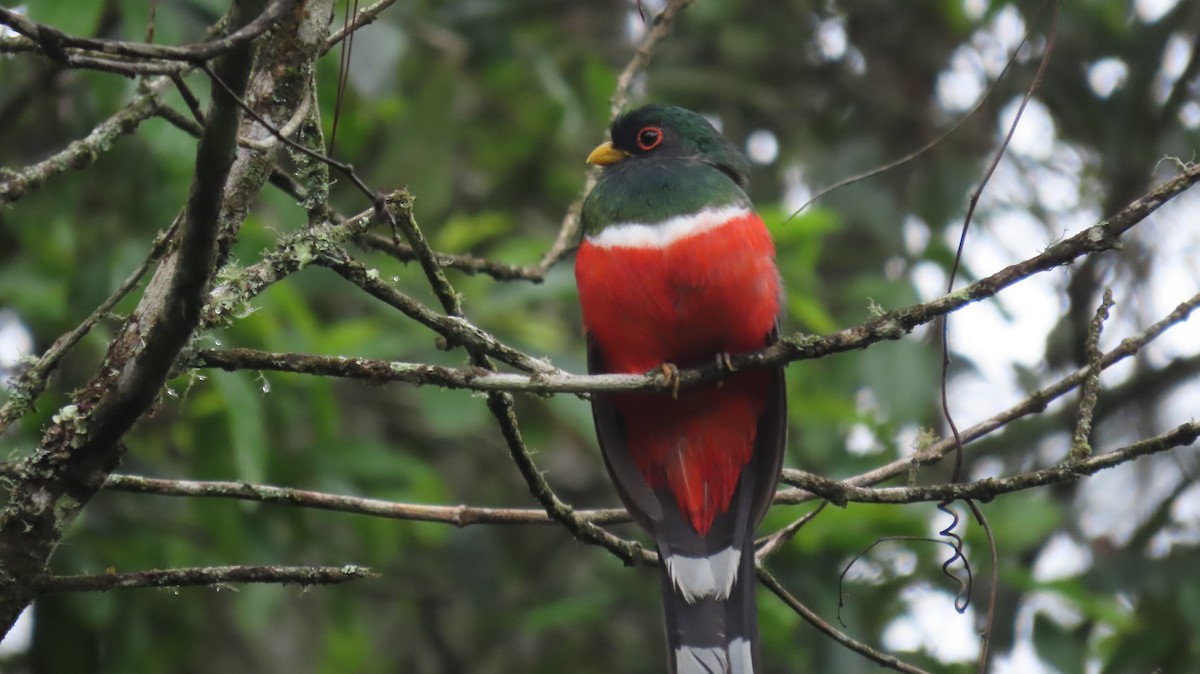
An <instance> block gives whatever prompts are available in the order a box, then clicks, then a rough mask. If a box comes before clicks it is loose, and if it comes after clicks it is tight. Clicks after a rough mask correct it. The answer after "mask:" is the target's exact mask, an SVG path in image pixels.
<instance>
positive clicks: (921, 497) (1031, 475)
mask: <svg viewBox="0 0 1200 674" xmlns="http://www.w3.org/2000/svg"><path fill="white" fill-rule="evenodd" d="M1197 438H1200V423H1192V422H1189V423H1185V424H1180V425H1178V426H1176V427H1175V428H1172V429H1171V430H1169V431H1166V432H1164V433H1160V434H1158V435H1155V436H1152V437H1149V438H1146V439H1144V440H1139V441H1137V442H1134V443H1132V444H1129V445H1125V446H1124V447H1120V448H1118V449H1114V450H1111V451H1108V452H1104V453H1102V454H1094V455H1092V456H1090V457H1088V458H1087V459H1084V460H1082V461H1079V462H1077V463H1072V464H1069V465H1068V464H1058V465H1055V466H1050V467H1047V468H1042V469H1040V470H1031V471H1027V472H1024V473H1019V474H1017V475H1013V476H1010V477H1005V478H991V477H989V478H985V479H982V480H977V481H975V482H950V483H942V484H931V485H917V486H911V487H882V488H874V489H872V488H868V487H860V486H858V485H857V484H854V482H855V481H856V480H858V479H859V478H852V479H850V480H846V481H844V482H836V481H834V480H830V479H828V478H822V477H818V476H813V475H810V474H808V473H801V472H799V471H794V470H789V471H788V472H787V473H786V474H785V476H784V481H785V482H786V483H787V484H791V485H796V486H799V487H802V488H803V489H804V490H805V491H807V492H809V493H808V494H805V493H803V492H800V491H799V490H787V491H783V492H780V493H779V494H778V495H777V497H776V499H775V502H776V503H804V502H807V501H811V500H812V499H813V498H814V497H820V498H823V499H825V500H827V501H829V502H831V503H833V504H835V505H844V504H846V503H850V502H855V503H920V502H923V501H943V500H947V499H950V500H962V499H975V500H979V501H983V502H986V501H990V500H992V499H994V498H996V497H997V496H1000V495H1003V494H1009V493H1012V492H1017V491H1024V490H1026V489H1032V488H1034V487H1042V486H1045V485H1049V484H1069V483H1071V482H1074V481H1076V480H1078V479H1079V478H1080V477H1082V476H1085V475H1093V474H1095V473H1098V472H1100V471H1102V470H1104V469H1106V468H1114V467H1116V466H1119V465H1121V464H1123V463H1128V462H1130V461H1133V460H1135V459H1140V458H1142V457H1143V456H1149V455H1151V454H1159V453H1162V452H1166V451H1170V450H1173V449H1176V448H1179V447H1187V446H1189V445H1191V444H1192V443H1194V442H1195V441H1196V439H1197ZM860 477H861V476H860Z"/></svg>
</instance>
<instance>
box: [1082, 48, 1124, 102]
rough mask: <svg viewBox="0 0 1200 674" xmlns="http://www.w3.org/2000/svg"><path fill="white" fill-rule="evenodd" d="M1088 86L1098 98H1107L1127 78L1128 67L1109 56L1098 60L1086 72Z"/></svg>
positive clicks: (1119, 60)
mask: <svg viewBox="0 0 1200 674" xmlns="http://www.w3.org/2000/svg"><path fill="white" fill-rule="evenodd" d="M1087 78H1088V86H1089V87H1091V88H1092V92H1093V93H1095V94H1096V95H1097V96H1099V97H1100V98H1108V97H1109V96H1111V95H1112V92H1114V91H1116V90H1117V88H1118V87H1120V86H1122V85H1124V84H1125V80H1126V79H1128V78H1129V66H1128V65H1126V64H1125V62H1124V61H1122V60H1121V59H1119V58H1117V57H1115V56H1110V57H1108V58H1104V59H1100V60H1099V61H1096V62H1095V63H1093V64H1092V65H1091V67H1089V68H1088V71H1087Z"/></svg>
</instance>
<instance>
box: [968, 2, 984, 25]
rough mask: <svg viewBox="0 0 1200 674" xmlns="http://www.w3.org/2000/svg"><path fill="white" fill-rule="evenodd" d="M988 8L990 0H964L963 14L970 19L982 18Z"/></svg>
mask: <svg viewBox="0 0 1200 674" xmlns="http://www.w3.org/2000/svg"><path fill="white" fill-rule="evenodd" d="M987 9H988V0H963V14H966V15H967V18H968V19H973V20H975V21H978V20H980V19H982V18H983V15H984V14H986V13H987Z"/></svg>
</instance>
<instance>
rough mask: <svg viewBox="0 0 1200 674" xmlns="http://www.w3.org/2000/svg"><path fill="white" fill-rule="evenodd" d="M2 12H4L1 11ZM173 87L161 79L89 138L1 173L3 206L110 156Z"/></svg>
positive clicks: (1, 200)
mask: <svg viewBox="0 0 1200 674" xmlns="http://www.w3.org/2000/svg"><path fill="white" fill-rule="evenodd" d="M0 11H2V10H0ZM170 86H171V80H170V79H169V78H165V77H164V78H160V79H158V80H156V81H154V82H152V83H151V84H150V85H149V86H147V87H145V88H144V89H143V90H142V91H140V92H139V93H138V94H137V95H136V96H134V97H133V99H132V100H130V101H129V103H127V104H126V105H125V107H123V108H121V109H120V110H119V111H117V113H116V114H114V115H112V116H111V117H109V118H108V119H106V120H104V121H103V122H101V123H99V124H97V125H96V127H95V128H94V129H92V130H91V132H90V133H88V135H87V136H86V137H84V138H82V139H80V140H77V141H73V142H72V143H71V144H69V145H67V147H65V148H63V149H62V150H61V151H59V152H57V153H55V154H54V155H52V156H50V157H48V158H46V159H43V160H42V161H40V162H38V163H36V164H32V165H30V166H26V167H24V168H22V169H20V170H17V171H12V170H9V169H4V170H0V206H3V205H5V204H11V203H13V202H14V201H17V200H18V199H20V198H21V197H22V196H24V195H25V193H26V192H29V191H31V190H35V189H37V188H39V187H41V186H42V184H44V183H45V182H46V181H47V180H50V179H51V178H54V177H56V176H58V175H60V174H63V173H66V172H67V171H71V170H75V171H79V170H82V169H85V168H87V167H88V166H91V164H92V162H94V161H96V160H97V159H99V158H100V156H101V155H102V154H104V153H105V152H107V151H108V150H109V149H110V148H111V147H112V145H113V143H115V142H116V141H117V140H118V139H120V138H121V137H122V136H127V135H129V134H131V133H133V132H134V131H136V130H137V128H138V125H140V124H141V123H142V122H144V121H146V120H147V119H149V118H151V117H153V116H154V115H155V114H157V112H158V110H159V109H160V107H161V106H162V104H163V103H162V98H161V97H162V94H163V92H164V91H165V90H166V89H167V88H169V87H170Z"/></svg>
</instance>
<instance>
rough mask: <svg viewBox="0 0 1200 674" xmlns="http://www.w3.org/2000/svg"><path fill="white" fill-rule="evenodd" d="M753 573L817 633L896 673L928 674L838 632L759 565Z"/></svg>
mask: <svg viewBox="0 0 1200 674" xmlns="http://www.w3.org/2000/svg"><path fill="white" fill-rule="evenodd" d="M755 571H757V573H758V580H759V582H760V583H762V584H763V585H765V586H766V588H767V589H768V590H770V591H771V592H773V593H775V596H776V597H779V598H780V599H781V600H783V603H785V604H787V606H788V608H790V609H792V610H793V611H795V612H796V615H798V616H800V617H801V618H803V619H804V620H805V621H806V622H807V623H808V624H810V625H812V626H813V627H815V628H817V631H819V632H821V633H822V634H824V635H825V636H827V637H829V638H830V639H833V640H834V641H836V642H838V643H839V644H841V645H843V646H845V647H846V648H848V649H850V650H852V651H854V652H855V653H858V654H859V655H861V656H863V657H864V658H866V659H868V660H870V661H871V662H874V663H875V664H877V665H879V666H880V667H887V668H888V669H894V670H896V671H897V672H906V674H930V673H929V672H927V671H925V670H923V669H920V668H919V667H914V666H913V665H910V664H908V663H907V662H904V661H903V660H900V659H899V658H897V657H895V656H892V655H888V654H887V653H882V652H880V651H877V650H875V649H874V648H871V647H870V646H868V645H866V644H864V643H862V642H861V641H855V640H854V639H852V638H851V637H849V636H848V635H846V634H845V633H844V632H841V631H839V630H838V629H837V628H836V627H834V626H833V625H830V624H829V623H827V622H825V620H823V619H822V618H821V616H819V615H817V614H816V612H814V611H813V610H812V609H810V608H809V607H807V606H805V605H804V604H803V603H802V602H801V601H800V600H799V599H797V598H796V597H794V596H792V594H791V593H789V592H788V591H787V590H786V589H785V588H784V587H783V585H782V584H781V583H780V582H779V581H778V580H776V579H775V577H774V576H772V575H771V574H770V573H768V572H767V570H766V569H765V568H763V567H762V566H761V565H759V566H756V567H755Z"/></svg>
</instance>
